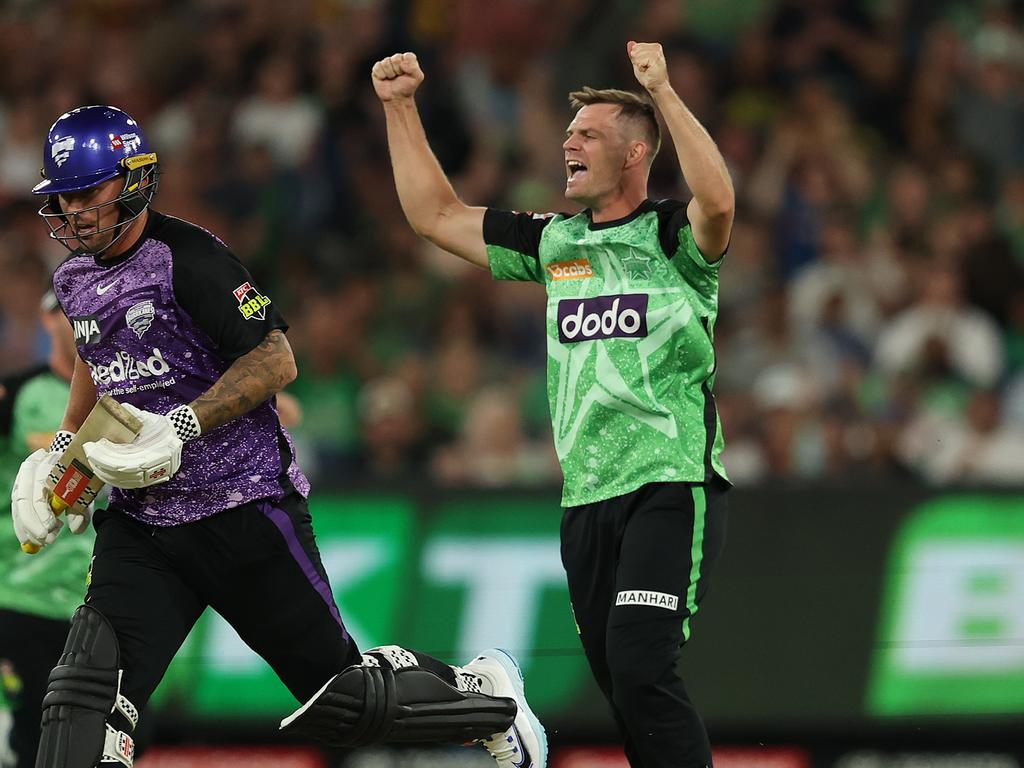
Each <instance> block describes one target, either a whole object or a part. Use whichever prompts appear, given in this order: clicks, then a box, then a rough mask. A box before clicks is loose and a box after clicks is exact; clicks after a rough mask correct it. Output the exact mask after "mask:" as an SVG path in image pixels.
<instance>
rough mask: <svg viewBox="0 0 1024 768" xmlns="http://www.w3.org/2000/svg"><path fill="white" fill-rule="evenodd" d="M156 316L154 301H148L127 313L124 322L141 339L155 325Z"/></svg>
mask: <svg viewBox="0 0 1024 768" xmlns="http://www.w3.org/2000/svg"><path fill="white" fill-rule="evenodd" d="M155 316H156V310H155V309H153V301H152V299H146V300H145V301H140V302H139V303H138V304H136V305H134V306H133V307H132V308H131V309H129V310H128V311H127V312H125V313H124V321H125V322H126V323H128V327H129V328H131V329H132V330H133V331H135V335H136V336H138V337H139V338H140V339H141V338H142V334H144V333H145V332H146V331H148V330H149V327H150V326H151V325H152V324H153V318H154V317H155Z"/></svg>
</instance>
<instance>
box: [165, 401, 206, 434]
mask: <svg viewBox="0 0 1024 768" xmlns="http://www.w3.org/2000/svg"><path fill="white" fill-rule="evenodd" d="M167 418H168V419H170V420H171V425H172V426H173V427H174V433H175V434H176V435H177V436H178V437H179V438H180V439H181V442H183V443H187V442H188V441H189V440H195V439H196V438H197V437H199V436H200V435H201V434H202V433H203V428H202V426H201V425H200V424H199V417H198V416H196V412H195V411H193V410H192V407H191V406H188V405H179V406H178V407H177V408H173V409H171V410H170V411H168V413H167Z"/></svg>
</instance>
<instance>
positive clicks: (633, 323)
mask: <svg viewBox="0 0 1024 768" xmlns="http://www.w3.org/2000/svg"><path fill="white" fill-rule="evenodd" d="M646 335H647V294H646V293H626V294H622V295H619V296H595V297H593V298H590V299H562V300H561V301H560V302H558V339H559V341H561V342H562V343H563V344H570V343H572V342H575V341H593V340H594V339H611V338H633V339H640V338H643V337H644V336H646Z"/></svg>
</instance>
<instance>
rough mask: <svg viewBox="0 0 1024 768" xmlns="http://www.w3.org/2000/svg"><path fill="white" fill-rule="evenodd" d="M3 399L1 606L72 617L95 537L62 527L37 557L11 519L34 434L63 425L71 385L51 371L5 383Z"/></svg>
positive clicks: (0, 436)
mask: <svg viewBox="0 0 1024 768" xmlns="http://www.w3.org/2000/svg"><path fill="white" fill-rule="evenodd" d="M4 384H5V389H6V395H5V397H4V398H3V400H0V608H5V609H7V610H11V611H18V612H19V613H30V614H32V615H34V616H41V617H43V618H49V619H70V618H71V614H72V613H74V612H75V608H77V607H78V606H79V605H81V604H82V600H83V599H84V597H85V578H86V574H87V572H88V570H89V558H90V557H91V556H92V545H93V539H94V538H95V535H94V534H93V531H92V528H91V527H90V528H89V529H88V530H87V531H86V532H85V533H83V534H81V535H79V536H75V535H73V534H71V533H70V532H69V531H61V533H60V536H58V537H57V540H56V541H55V542H54V543H53V544H51V545H49V546H47V547H43V549H42V550H41V551H40V552H38V553H37V554H35V555H26V554H25V553H24V552H22V551H21V547H20V545H19V543H18V538H17V536H15V535H14V526H13V525H12V523H11V486H12V485H13V484H14V476H15V475H16V474H17V473H18V467H20V466H21V462H22V461H24V460H25V457H26V456H28V455H29V454H30V453H31V452H32V451H31V450H30V449H29V447H28V443H27V442H26V440H27V438H28V436H29V435H30V434H32V433H45V434H47V435H48V436H50V437H52V435H53V433H54V432H55V431H56V430H57V429H58V428H59V427H60V422H61V418H62V417H63V416H64V407H65V406H66V405H67V402H68V393H69V392H70V388H69V386H68V384H67V382H65V381H64V380H63V379H61V378H59V377H57V376H55V375H54V374H52V373H50V372H49V370H48V369H45V368H44V369H41V370H39V371H36V372H35V373H34V375H31V376H28V377H24V376H22V377H14V378H12V379H9V380H7V381H5V382H4Z"/></svg>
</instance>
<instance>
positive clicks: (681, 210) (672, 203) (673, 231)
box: [654, 200, 690, 259]
mask: <svg viewBox="0 0 1024 768" xmlns="http://www.w3.org/2000/svg"><path fill="white" fill-rule="evenodd" d="M654 210H656V211H657V212H658V240H659V242H660V243H661V250H663V251H664V252H665V256H667V257H668V258H669V259H673V258H675V255H676V251H678V250H679V233H680V232H681V231H682V230H683V228H684V227H686V226H687V225H688V224H689V223H690V220H689V218H687V216H686V204H685V203H683V202H680V201H679V200H658V201H657V202H656V203H655V204H654Z"/></svg>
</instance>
